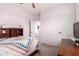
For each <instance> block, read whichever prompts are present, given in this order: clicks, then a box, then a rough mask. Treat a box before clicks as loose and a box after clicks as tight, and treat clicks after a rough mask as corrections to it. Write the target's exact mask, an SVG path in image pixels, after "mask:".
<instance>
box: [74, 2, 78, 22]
mask: <svg viewBox="0 0 79 59" xmlns="http://www.w3.org/2000/svg"><path fill="white" fill-rule="evenodd" d="M75 8H76V14H75V16H76V22H79V3H76V7H75Z"/></svg>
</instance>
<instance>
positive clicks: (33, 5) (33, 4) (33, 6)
mask: <svg viewBox="0 0 79 59" xmlns="http://www.w3.org/2000/svg"><path fill="white" fill-rule="evenodd" d="M20 4H21V5H22V4H24V3H20ZM31 5H32V8H36V6H35V3H31Z"/></svg>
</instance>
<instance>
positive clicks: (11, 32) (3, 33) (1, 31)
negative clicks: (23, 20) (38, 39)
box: [0, 28, 23, 38]
mask: <svg viewBox="0 0 79 59" xmlns="http://www.w3.org/2000/svg"><path fill="white" fill-rule="evenodd" d="M17 36H23V29H22V28H0V38H10V37H17Z"/></svg>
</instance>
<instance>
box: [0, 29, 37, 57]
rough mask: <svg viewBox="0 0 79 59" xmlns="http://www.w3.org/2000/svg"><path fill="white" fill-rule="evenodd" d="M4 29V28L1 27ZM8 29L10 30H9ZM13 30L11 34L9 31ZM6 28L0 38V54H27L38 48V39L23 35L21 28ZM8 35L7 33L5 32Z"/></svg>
mask: <svg viewBox="0 0 79 59" xmlns="http://www.w3.org/2000/svg"><path fill="white" fill-rule="evenodd" d="M1 30H2V29H1ZM3 30H4V29H3ZM9 30H10V31H9ZM11 30H13V31H14V32H15V33H14V32H13V34H12V32H11ZM16 30H17V31H18V30H20V29H7V31H9V32H6V30H5V33H2V35H3V36H1V38H0V56H29V55H31V54H32V53H33V52H34V51H36V50H38V41H37V39H35V38H34V37H24V36H23V33H22V32H23V30H21V31H22V32H21V31H20V32H21V33H19V31H18V32H17V31H16ZM8 33H9V34H10V35H7V34H8Z"/></svg>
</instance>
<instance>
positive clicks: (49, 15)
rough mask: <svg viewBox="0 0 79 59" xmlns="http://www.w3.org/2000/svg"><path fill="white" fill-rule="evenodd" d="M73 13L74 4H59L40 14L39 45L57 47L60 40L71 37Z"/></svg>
mask: <svg viewBox="0 0 79 59" xmlns="http://www.w3.org/2000/svg"><path fill="white" fill-rule="evenodd" d="M74 11H75V10H74V4H60V5H58V6H55V7H52V8H50V9H47V10H45V11H42V12H41V13H40V21H41V22H40V24H41V25H40V28H41V29H40V30H41V33H40V39H41V43H46V44H50V45H54V46H57V45H58V43H59V42H60V41H61V39H60V38H71V37H73V23H74V21H75V17H74V14H75V12H74ZM59 32H61V34H60V35H59Z"/></svg>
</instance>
